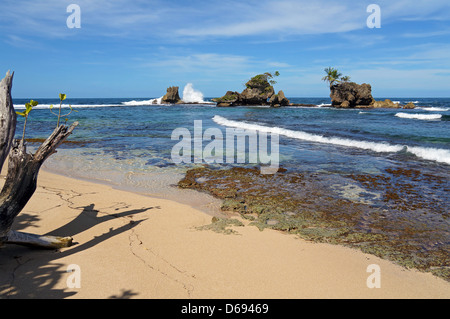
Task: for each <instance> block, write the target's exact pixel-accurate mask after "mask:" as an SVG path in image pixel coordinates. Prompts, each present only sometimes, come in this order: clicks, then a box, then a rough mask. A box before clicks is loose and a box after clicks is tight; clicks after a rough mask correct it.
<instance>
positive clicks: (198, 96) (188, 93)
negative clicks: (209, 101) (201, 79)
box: [182, 83, 205, 103]
mask: <svg viewBox="0 0 450 319" xmlns="http://www.w3.org/2000/svg"><path fill="white" fill-rule="evenodd" d="M182 100H183V102H186V103H205V101H204V100H203V93H202V92H200V91H197V90H195V89H194V86H193V84H192V83H188V84H187V85H186V86H185V87H184V90H183V98H182Z"/></svg>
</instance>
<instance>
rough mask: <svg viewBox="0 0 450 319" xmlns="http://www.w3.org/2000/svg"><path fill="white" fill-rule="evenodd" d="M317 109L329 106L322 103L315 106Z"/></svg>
mask: <svg viewBox="0 0 450 319" xmlns="http://www.w3.org/2000/svg"><path fill="white" fill-rule="evenodd" d="M317 106H318V107H327V106H331V104H326V103H322V104H319V105H317Z"/></svg>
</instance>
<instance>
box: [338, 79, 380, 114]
mask: <svg viewBox="0 0 450 319" xmlns="http://www.w3.org/2000/svg"><path fill="white" fill-rule="evenodd" d="M330 91H331V93H330V98H331V104H332V106H334V107H338V108H353V107H369V105H371V104H372V103H373V101H374V99H373V97H372V87H371V85H370V84H366V83H363V84H357V83H355V82H340V83H338V84H334V85H332V86H331V87H330Z"/></svg>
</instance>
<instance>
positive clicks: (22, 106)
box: [14, 104, 122, 110]
mask: <svg viewBox="0 0 450 319" xmlns="http://www.w3.org/2000/svg"><path fill="white" fill-rule="evenodd" d="M50 105H51V104H39V105H38V106H35V107H33V109H49V108H50ZM112 106H122V104H70V105H69V104H63V105H61V107H62V108H64V109H68V108H70V107H72V108H74V109H75V108H94V107H112ZM14 108H15V109H17V110H23V109H25V104H15V105H14ZM53 108H59V104H53Z"/></svg>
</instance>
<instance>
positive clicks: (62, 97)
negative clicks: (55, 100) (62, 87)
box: [59, 93, 66, 101]
mask: <svg viewBox="0 0 450 319" xmlns="http://www.w3.org/2000/svg"><path fill="white" fill-rule="evenodd" d="M59 99H60V100H61V101H64V100H65V99H66V95H65V94H63V93H60V94H59Z"/></svg>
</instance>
